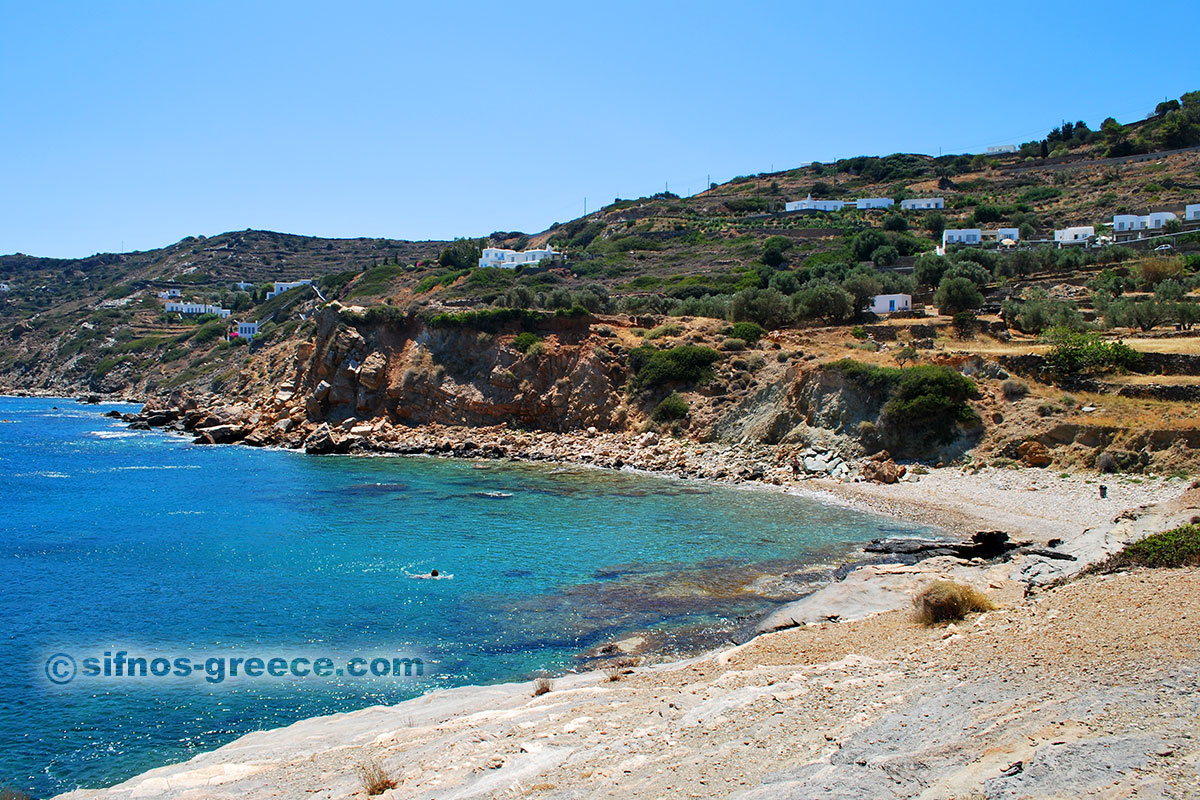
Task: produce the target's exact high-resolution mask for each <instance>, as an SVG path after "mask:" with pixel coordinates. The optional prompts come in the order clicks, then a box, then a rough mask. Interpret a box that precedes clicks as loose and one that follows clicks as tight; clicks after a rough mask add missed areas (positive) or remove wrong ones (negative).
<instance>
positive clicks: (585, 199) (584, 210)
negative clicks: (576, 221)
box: [583, 197, 587, 217]
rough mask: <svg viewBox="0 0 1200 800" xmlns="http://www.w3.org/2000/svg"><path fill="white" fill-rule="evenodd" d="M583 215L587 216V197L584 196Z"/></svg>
mask: <svg viewBox="0 0 1200 800" xmlns="http://www.w3.org/2000/svg"><path fill="white" fill-rule="evenodd" d="M583 215H584V216H585V217H586V216H587V198H586V197H585V198H583Z"/></svg>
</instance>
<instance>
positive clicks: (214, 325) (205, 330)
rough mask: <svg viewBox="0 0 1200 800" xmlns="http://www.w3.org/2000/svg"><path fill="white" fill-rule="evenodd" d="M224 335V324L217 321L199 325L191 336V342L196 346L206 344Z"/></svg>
mask: <svg viewBox="0 0 1200 800" xmlns="http://www.w3.org/2000/svg"><path fill="white" fill-rule="evenodd" d="M224 333H225V323H224V322H222V321H221V320H219V319H217V320H213V321H212V322H206V323H204V324H203V325H201V326H200V327H199V328H198V329H197V330H196V332H195V333H193V334H192V341H193V342H195V343H196V344H208V343H209V342H211V341H213V340H215V339H219V338H220V337H221V335H222V334H224Z"/></svg>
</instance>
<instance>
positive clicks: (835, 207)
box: [783, 194, 846, 211]
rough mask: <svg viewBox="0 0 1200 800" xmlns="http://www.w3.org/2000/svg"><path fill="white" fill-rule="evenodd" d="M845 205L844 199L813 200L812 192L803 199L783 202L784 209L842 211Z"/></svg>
mask: <svg viewBox="0 0 1200 800" xmlns="http://www.w3.org/2000/svg"><path fill="white" fill-rule="evenodd" d="M845 207H846V202H845V201H844V200H813V196H812V195H811V194H810V195H809V196H808V197H806V198H804V199H803V200H793V201H791V202H790V203H784V204H783V210H784V211H841V210H842V209H843V208H845Z"/></svg>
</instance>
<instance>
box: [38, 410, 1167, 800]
mask: <svg viewBox="0 0 1200 800" xmlns="http://www.w3.org/2000/svg"><path fill="white" fill-rule="evenodd" d="M41 399H61V400H64V401H67V400H70V401H74V400H75V398H61V397H44V398H41ZM105 402H106V403H108V402H112V401H105ZM120 402H126V401H120ZM161 430H162V432H164V433H170V432H175V433H178V434H180V435H189V434H187V433H186V432H184V431H171V430H170V429H169V428H168V429H161ZM522 433H525V432H522ZM446 434H447V432H446V431H444V430H441V431H440V430H438V429H437V428H435V429H433V430H429V431H424V430H423V431H421V432H420V435H422V436H430V437H436V436H445V435H446ZM526 436H530V437H531V438H533V439H534V440H535V441H534V447H533V448H531V450H530V452H539V453H541V452H542V448H544V447H545V446H546V445H547V443H546V442H544V441H538V440H541V439H544V438H554V437H557V436H558V435H557V434H542V435H529V434H527V433H526ZM585 438H586V439H588V440H590V441H594V440H595V438H596V437H595V436H588V437H585ZM278 449H283V450H288V451H291V452H300V453H303V450H302V449H299V448H296V447H286V446H283V447H279V448H278ZM564 452H565V453H566V454H567V455H570V454H571V453H573V452H575V453H577V452H578V450H576V449H573V448H572V447H571V446H568V447H567V448H565V450H564V451H560V452H559V453H558V455H562V454H563V453H564ZM351 454H352V455H357V456H377V455H385V456H386V455H393V456H395V455H426V456H434V457H450V458H458V459H466V460H476V461H479V460H482V459H480V458H479V457H478V455H475V454H471V453H464V452H456V451H455V450H454V448H450V449H449V450H448V451H444V450H441V448H440V447H439V448H438V451H437V452H433V453H425V452H395V451H393V450H380V451H375V450H371V449H366V448H363V449H356V450H355V451H354V452H353V453H351ZM489 460H507V461H510V462H515V463H540V464H546V465H556V466H562V467H569V468H579V467H587V468H593V469H614V468H613V467H611V466H606V465H604V464H601V463H595V460H594V459H589V460H570V459H569V458H561V457H560V458H553V457H546V456H544V455H541V456H539V457H528V458H522V457H521V456H520V455H518V454H514V453H506V454H505V455H504V456H499V457H493V458H491V459H489ZM616 470H617V471H625V472H632V473H636V474H644V475H646V476H652V477H667V478H674V479H677V480H687V481H697V482H700V483H704V484H711V485H717V486H722V487H726V488H738V489H743V490H746V491H764V492H776V493H785V494H792V495H798V496H807V497H811V498H812V499H814V500H817V501H819V502H825V503H832V504H834V505H838V506H841V507H845V508H851V509H853V510H856V511H860V512H863V513H869V514H872V515H877V516H882V517H887V518H890V519H896V518H900V519H904V520H906V521H910V522H915V523H917V524H920V525H923V526H929V527H935V528H936V529H938V530H940V531H945V532H948V533H958V534H963V533H969V531H970V529H971V528H972V527H974V528H975V529H976V530H978V529H979V528H980V527H981V526H982V527H993V526H992V525H988V524H987V523H988V522H994V517H989V516H987V515H988V514H989V513H990V512H989V511H987V509H988V507H989V505H988V503H983V502H981V498H980V496H979V492H980V489H981V487H982V488H986V485H987V484H989V483H990V484H993V487H992V488H993V489H994V492H993V495H995V496H994V497H993V498H991V499H992V500H993V501H994V502H998V503H1001V504H1007V505H1009V506H1012V505H1013V503H1012V502H1011V501H1012V498H1013V497H1014V496H1015V497H1018V498H1020V499H1021V500H1026V501H1029V500H1031V499H1034V498H1036V501H1037V502H1032V503H1028V505H1027V506H1022V508H1021V509H1019V511H1020V512H1021V513H1017V514H1015V515H1014V518H1019V519H1023V520H1024V521H1025V524H1026V525H1027V528H1020V527H1018V530H1017V531H1016V532H1017V533H1018V534H1020V535H1022V536H1027V535H1030V534H1031V533H1032V534H1033V536H1032V538H1034V539H1035V540H1036V541H1038V543H1040V544H1044V543H1045V542H1046V540H1047V539H1048V538H1050V536H1049V534H1050V533H1061V534H1063V536H1062V537H1061V538H1064V539H1066V540H1067V541H1066V543H1065V545H1064V549H1065V550H1067V551H1070V550H1071V548H1073V547H1074V548H1076V549H1078V550H1079V553H1078V555H1077V556H1076V558H1077V559H1078V560H1077V561H1076V562H1072V564H1071V565H1070V566H1071V569H1066V570H1064V569H1059V570H1058V571H1057V572H1056V573H1055V574H1054V575H1053V576H1050V577H1047V576H1046V575H1045V574H1044V573H1042V572H1039V571H1038V570H1040V569H1041V566H1038V570H1034V572H1033V573H1028V567H1029V564H1028V563H1013V562H999V563H990V564H988V563H965V562H962V561H961V560H958V559H947V558H945V557H941V558H934V559H927V560H925V561H920V562H918V563H916V564H907V565H905V564H899V565H897V564H882V565H878V564H868V565H865V566H858V567H856V568H854V569H852V570H851V571H850V574H849V575H847V576H845V577H844V578H843V579H841V580H836V581H833V582H831V583H828V584H825V585H823V586H821V587H820V588H818V589H816V591H814V592H813V593H811V594H809V595H806V596H804V597H802V598H800V599H798V600H796V601H794V602H792V603H787V604H785V605H784V606H783V607H782V608H778V609H777V610H776V611H775V612H772V613H770V614H768V615H767V617H766V618H764V620H763V622H766V621H769V620H770V619H771V618H775V622H779V620H780V618H782V619H783V620H784V622H785V623H786V624H781V625H778V626H777V627H771V625H767V626H766V627H763V626H762V625H761V624H760V626H759V628H758V632H757V635H755V636H754V637H753V638H751V639H749V640H748V641H746V642H743V643H741V644H738V645H733V646H727V647H721V648H718V649H716V650H710V651H707V652H704V653H703V654H700V655H696V656H691V657H685V658H684V659H682V660H669V661H660V662H657V663H653V664H649V665H644V666H639V667H637V669H636V670H634V674H635V675H638V676H643V675H654V674H657V673H660V672H664V671H665V672H672V671H679V670H684V669H687V668H688V667H689V665H693V664H696V663H713V662H721V661H723V660H724V661H726V662H727V661H728V660H729V659H731V658H733V657H734V656H735V654H737V653H739V652H741V651H742V650H743V649H744V648H747V647H750V646H753V645H754V644H755V643H756V642H760V643H761V642H762V641H766V640H769V639H770V637H772V636H776V635H778V633H783V632H786V630H801V631H803V630H806V629H808V628H813V627H814V626H815V627H817V628H821V629H824V628H825V627H826V626H829V625H833V627H839V626H851V625H853V624H855V623H869V620H871V619H873V618H875V617H879V616H881V615H884V616H886V615H888V614H894V613H898V612H897V610H898V609H900V608H902V607H904V606H905V605H906V604H907V602H908V598H909V597H910V596H911V594H912V591H913V589H914V587H915V586H917V585H919V584H920V583H922V582H927V581H929V580H932V579H933V578H935V577H951V578H954V579H958V580H963V581H966V582H969V583H973V584H976V585H979V586H981V587H983V588H986V589H988V590H989V593H990V594H993V595H995V596H997V597H1000V598H1002V600H1003V602H1004V603H1006V604H1009V603H1015V602H1017V601H1018V598H1019V597H1022V596H1024V595H1026V594H1028V592H1029V589H1030V587H1032V586H1035V585H1046V584H1049V583H1052V582H1053V581H1054V580H1056V579H1058V578H1060V577H1063V576H1066V575H1069V574H1073V573H1075V572H1078V570H1079V569H1080V568H1082V566H1084V564H1086V563H1089V562H1090V561H1094V560H1098V558H1099V557H1100V556H1101V555H1102V554H1103V553H1104V552H1106V551H1107V550H1111V549H1115V546H1116V545H1118V544H1120V543H1123V541H1124V540H1128V538H1130V537H1134V536H1137V535H1139V533H1143V534H1144V533H1145V532H1150V531H1149V530H1147V526H1150V527H1153V526H1154V525H1158V524H1160V522H1161V520H1162V519H1163V518H1164V517H1165V516H1168V515H1169V512H1168V510H1167V507H1168V506H1171V505H1172V503H1173V501H1175V500H1177V499H1178V497H1179V495H1182V494H1183V493H1184V492H1185V491H1186V489H1187V483H1188V482H1187V481H1181V480H1178V479H1153V480H1149V481H1147V480H1146V479H1144V478H1125V479H1124V480H1122V479H1120V478H1117V479H1115V480H1113V479H1109V478H1106V479H1105V480H1106V481H1108V482H1109V483H1110V484H1112V485H1114V486H1116V487H1117V491H1115V492H1110V496H1109V498H1107V503H1106V504H1100V503H1099V502H1098V501H1092V500H1091V499H1090V498H1089V499H1087V500H1086V502H1085V501H1084V499H1083V497H1082V492H1083V490H1084V489H1085V488H1086V489H1087V492H1088V494H1089V495H1090V493H1091V491H1092V490H1093V489H1094V481H1095V480H1096V478H1095V477H1093V476H1087V477H1084V476H1072V477H1071V478H1063V477H1061V476H1055V475H1054V474H1052V473H1047V472H1046V471H1045V470H1039V469H1032V468H1025V469H1018V470H1013V469H1004V470H995V469H986V470H980V471H978V472H967V471H964V470H962V469H959V468H953V467H944V468H939V469H931V470H929V472H928V474H925V475H922V476H921V477H920V478H919V479H918V480H917V481H916V482H906V483H897V484H891V485H883V484H873V483H862V482H858V483H847V482H840V481H832V480H818V479H809V480H803V481H796V482H783V483H774V482H767V481H763V480H755V479H742V478H740V477H736V476H731V477H728V478H724V479H721V478H712V477H708V476H696V475H691V474H687V473H688V471H687V470H686V469H684V470H683V471H682V474H681V472H680V471H679V470H675V469H669V470H656V469H643V468H639V467H634V466H632V465H622V466H620V467H617V468H616ZM999 484H1004V485H1003V486H1001V485H999ZM1013 492H1019V493H1023V494H1017V495H1012V494H1011V493H1013ZM1069 499H1073V500H1078V501H1080V502H1079V503H1076V504H1074V505H1073V507H1072V508H1068V507H1067V505H1068V504H1066V503H1064V501H1065V500H1069ZM1130 500H1132V501H1134V502H1128V501H1130ZM1152 504H1157V505H1158V508H1157V509H1150V510H1147V509H1146V508H1145V507H1146V506H1147V505H1152ZM1138 507H1141V508H1142V510H1143V512H1147V511H1148V513H1143V514H1141V515H1139V514H1138V513H1133V514H1131V515H1129V516H1127V517H1126V519H1124V520H1120V519H1119V517H1120V516H1121V514H1120V513H1118V514H1117V515H1115V517H1117V518H1114V515H1113V514H1112V513H1111V511H1112V510H1113V509H1114V508H1115V509H1118V511H1119V512H1124V511H1125V510H1126V509H1137V508H1138ZM1051 508H1053V509H1055V510H1057V511H1058V512H1063V511H1067V512H1069V513H1066V514H1062V513H1060V514H1058V515H1057V516H1059V519H1048V517H1052V516H1054V515H1051V514H1050V513H1048V509H1051ZM1085 518H1086V520H1087V521H1088V522H1090V523H1092V524H1091V525H1090V526H1085V527H1083V528H1082V529H1078V528H1079V526H1078V523H1079V522H1081V521H1082V520H1084V519H1085ZM931 520H936V521H937V522H931ZM1109 520H1112V522H1109ZM1161 524H1165V522H1161ZM1117 528H1122V529H1123V530H1122V531H1121V532H1119V533H1117V534H1114V533H1113V531H1114V530H1115V529H1117ZM1089 535H1090V536H1091V539H1089ZM1097 536H1099V538H1100V540H1101V541H1100V542H1099V544H1097V543H1096V542H1095V541H1092V539H1095V538H1096V537H1097ZM1031 560H1034V559H1030V558H1025V559H1024V562H1029V561H1031ZM1016 561H1017V560H1016V559H1014V562H1016ZM1042 566H1044V565H1042ZM1051 566H1053V567H1059V566H1060V565H1058V564H1052V565H1051ZM764 577H766V576H764ZM1030 578H1032V579H1030ZM864 593H866V594H871V595H872V596H871V597H869V598H867V600H865V601H864V600H863V595H864ZM764 605H767V602H766V601H765V600H764ZM835 620H836V622H834V621H835ZM772 631H776V632H775V633H773V632H772ZM633 679H634V678H630V680H633ZM554 680H555V681H556V682H562V683H563V684H564V685H565V686H566V687H576V686H578V687H585V686H588V685H592V684H594V683H604V682H605V681H606V680H608V678H607V676H606V674H605V673H603V672H601V671H599V670H590V671H587V672H569V673H567V674H566V675H564V676H559V677H556V678H555V679H554ZM526 690H527V684H524V683H515V684H498V685H490V686H463V687H457V688H455V689H451V690H436V691H434V692H432V693H428V694H426V695H423V696H421V697H419V698H415V699H414V700H412V701H406V702H405V703H402V704H399V705H398V706H392V707H387V708H386V709H384V710H385V711H386V710H389V709H401V708H402V707H404V708H407V707H409V705H410V704H416V703H418V701H420V704H423V705H425V706H427V707H429V708H430V709H435V708H436V709H439V711H438V713H439V714H440V713H444V712H442V711H441V710H440V709H442V708H443V706H444V704H445V702H449V700H447V699H446V697H454V698H459V697H461V698H464V700H463V702H467V699H474V700H478V699H479V698H481V697H493V696H496V695H500V696H503V697H504V698H506V702H516V701H517V700H521V701H523V700H524V694H525V692H526ZM454 693H458V694H454ZM444 695H445V696H446V697H443V696H444ZM456 702H457V701H456ZM376 710H377V709H376V708H369V709H363V710H361V711H355V712H343V713H341V714H335V715H332V717H328V718H323V717H317V718H310V719H307V720H302V721H300V722H297V723H294V724H293V725H290V726H287V727H285V728H279V729H274V730H273V731H266V732H256V733H251V734H246V735H245V736H243V737H239V738H238V739H235V740H234V741H232V742H230V743H228V744H227V745H224V746H223V747H221V748H218V749H217V750H214V751H209V752H207V753H204V754H201V755H199V756H196V757H194V758H192V759H190V760H188V761H185V762H181V763H177V764H173V765H166V766H164V767H160V768H158V769H156V770H151V771H150V772H148V773H145V774H144V775H142V776H135V777H134V778H131V779H130V780H129V781H126V782H123V783H122V784H118V785H117V786H114V787H109V789H102V790H83V791H82V793H70V794H68V795H65V796H69V797H81V798H82V797H99V796H105V797H110V796H111V797H123V796H126V795H124V794H121V793H120V792H122V791H124V790H123V789H122V787H125V786H127V785H129V784H132V783H135V782H140V785H141V786H142V789H143V790H149V789H151V788H152V786H159V784H158V783H157V780H158V778H157V777H152V776H155V775H156V774H158V773H171V772H187V770H185V769H184V768H185V767H186V766H187V765H189V764H192V763H193V762H200V761H204V760H206V759H209V758H211V759H218V758H223V757H224V756H225V755H229V754H230V753H234V752H237V751H239V750H240V749H241V748H243V747H244V746H246V745H247V740H253V739H255V738H256V737H271V736H280V735H283V733H284V732H287V731H291V730H293V729H297V726H299V727H300V728H304V727H305V726H307V725H309V724H310V723H311V724H319V723H320V721H321V720H331V719H338V720H340V719H343V718H348V717H354V718H355V719H358V718H359V717H357V716H355V715H362V716H364V717H369V716H371V715H372V714H371V713H368V712H372V713H373V712H376ZM431 713H432V712H431ZM475 713H480V712H479V711H476V712H475ZM217 754H221V755H220V756H218V755H217ZM234 772H236V773H238V775H241V776H242V777H244V776H245V775H248V774H250V773H248V772H245V773H243V772H241V771H239V770H235V771H234ZM221 774H222V775H223V776H226V777H229V778H231V779H233V780H235V781H236V780H240V778H238V777H236V776H234V775H232V774H231V773H227V772H225V771H222V773H221ZM206 780H207V779H206ZM145 781H153V783H152V784H151V785H147V784H146V783H145ZM223 781H224V778H223V779H222V782H223ZM172 783H174V781H168V783H167V784H163V785H162V788H163V789H168V788H172V787H171V786H170V784H172ZM206 785H207V784H206ZM110 793H111V794H110ZM154 794H155V792H150V796H154ZM164 796H175V795H174V793H173V791H168V792H165V793H164Z"/></svg>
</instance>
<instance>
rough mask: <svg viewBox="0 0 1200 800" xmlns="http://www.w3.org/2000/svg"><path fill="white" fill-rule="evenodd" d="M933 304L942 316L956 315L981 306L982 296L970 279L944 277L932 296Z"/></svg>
mask: <svg viewBox="0 0 1200 800" xmlns="http://www.w3.org/2000/svg"><path fill="white" fill-rule="evenodd" d="M933 304H934V305H936V306H937V308H938V311H939V312H940V313H942V314H957V313H958V312H960V311H969V310H972V309H976V308H979V307H980V306H981V305H983V295H982V294H980V293H979V288H978V287H977V286H976V285H975V282H974V281H972V280H971V279H970V278H956V277H945V278H942V280H941V282H940V283H939V284H938V288H937V291H936V292H934V294H933Z"/></svg>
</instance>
